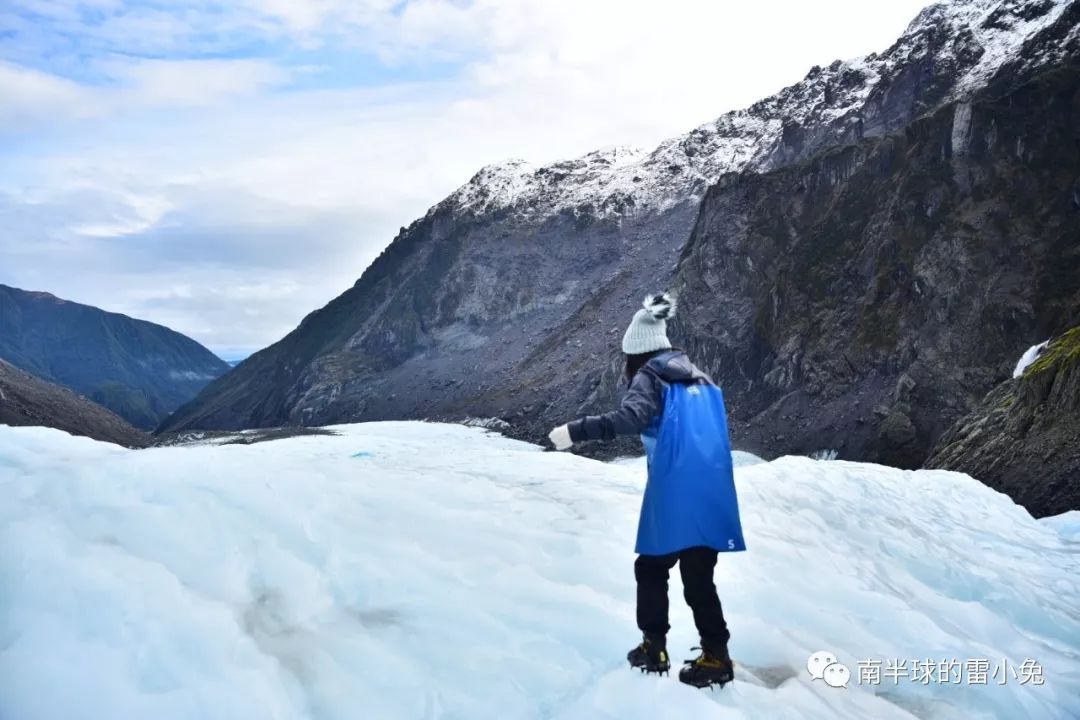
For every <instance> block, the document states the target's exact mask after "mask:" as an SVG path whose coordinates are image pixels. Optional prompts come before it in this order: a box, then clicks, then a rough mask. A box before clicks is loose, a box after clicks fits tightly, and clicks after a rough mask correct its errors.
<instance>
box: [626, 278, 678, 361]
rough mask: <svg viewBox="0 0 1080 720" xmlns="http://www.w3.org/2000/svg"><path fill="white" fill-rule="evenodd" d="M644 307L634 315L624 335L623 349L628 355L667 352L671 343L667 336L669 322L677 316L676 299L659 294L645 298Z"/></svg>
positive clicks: (665, 294)
mask: <svg viewBox="0 0 1080 720" xmlns="http://www.w3.org/2000/svg"><path fill="white" fill-rule="evenodd" d="M643 305H644V307H643V308H642V309H641V310H638V311H637V312H636V313H634V319H633V320H631V321H630V327H628V328H626V334H625V335H623V339H622V349H623V352H624V353H626V354H627V355H640V354H641V353H647V352H654V351H656V350H667V349H668V348H670V347H671V341H670V340H668V336H667V320H668V318H670V317H672V316H673V315H675V297H674V296H673V295H670V294H668V293H658V294H656V295H647V296H646V297H645V302H644V303H643Z"/></svg>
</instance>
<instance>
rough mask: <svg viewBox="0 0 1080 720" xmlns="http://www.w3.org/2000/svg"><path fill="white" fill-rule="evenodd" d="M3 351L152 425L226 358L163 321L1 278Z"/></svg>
mask: <svg viewBox="0 0 1080 720" xmlns="http://www.w3.org/2000/svg"><path fill="white" fill-rule="evenodd" d="M0 358H3V359H5V360H7V361H8V362H10V363H12V364H13V365H15V366H17V367H20V368H22V369H23V370H26V371H27V372H30V373H33V374H34V375H36V376H38V377H40V378H42V379H44V380H48V381H50V382H54V383H57V384H59V385H64V386H65V387H68V388H71V389H72V390H75V391H76V392H77V393H80V394H82V395H85V396H86V397H88V398H90V399H91V400H93V401H94V402H96V403H98V404H100V405H102V406H104V407H106V408H108V409H110V410H112V411H113V412H115V413H116V414H117V415H120V416H121V417H123V418H124V419H126V420H127V421H128V422H130V423H131V424H133V425H135V426H136V427H139V428H143V429H146V430H151V429H153V428H154V427H155V426H156V425H157V424H158V423H159V422H160V421H161V420H162V419H163V418H164V417H166V416H167V415H168V414H169V413H171V412H172V411H173V410H175V409H176V408H177V407H179V406H180V405H181V404H182V403H185V402H187V401H188V400H190V399H191V398H193V397H194V396H195V394H196V393H198V392H199V391H200V390H201V389H202V388H203V387H205V386H206V384H207V383H208V382H210V381H211V380H213V379H214V378H217V377H220V376H221V375H223V374H224V373H226V372H228V370H229V366H228V364H226V363H225V362H224V361H223V360H221V359H220V358H218V357H217V356H215V355H214V354H213V353H211V352H210V351H209V350H207V349H206V348H204V347H203V346H202V345H200V344H198V343H197V342H195V341H194V340H192V339H191V338H188V337H185V336H184V335H181V334H180V333H177V332H174V331H172V330H169V329H168V328H165V327H162V326H160V325H155V324H153V323H149V322H145V321H143V320H134V319H132V318H129V317H127V316H125V315H118V314H116V313H109V312H104V311H102V310H99V309H97V308H95V307H90V306H88V305H80V304H78V303H73V302H68V301H65V300H61V299H59V298H56V297H54V296H52V295H50V294H48V293H39V292H27V291H25V290H18V289H16V288H11V287H8V286H6V285H0Z"/></svg>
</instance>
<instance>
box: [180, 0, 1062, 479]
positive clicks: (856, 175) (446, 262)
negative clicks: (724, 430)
mask: <svg viewBox="0 0 1080 720" xmlns="http://www.w3.org/2000/svg"><path fill="white" fill-rule="evenodd" d="M1078 26H1080V1H1078V0H1072V1H1065V0H1004V1H1001V0H998V1H995V2H990V1H988V0H959V1H956V2H946V3H941V4H938V5H933V6H931V7H928V8H927V9H925V10H924V11H923V12H921V13H920V14H919V16H918V17H916V18H915V20H914V21H913V22H912V23H911V25H910V26H909V27H908V28H907V30H906V31H905V33H904V34H903V36H902V37H901V38H900V39H899V40H898V41H897V42H896V43H895V44H894V45H893V46H892V47H890V48H888V49H887V50H885V51H884V52H882V53H880V54H873V55H870V56H867V57H865V58H860V59H857V60H853V61H847V62H840V61H837V62H834V63H832V64H831V65H829V66H828V67H815V68H814V69H812V70H811V71H810V73H809V74H808V75H807V76H806V77H805V78H804V79H803V80H802V81H801V82H799V83H797V84H795V85H793V86H791V87H788V88H785V89H784V90H782V91H780V92H779V93H777V94H776V95H774V96H773V97H770V98H768V99H766V100H763V101H761V102H759V103H756V104H755V105H753V106H751V107H749V108H747V109H745V110H739V111H736V112H731V113H728V114H726V115H724V116H722V117H720V118H719V119H718V120H716V121H715V122H713V123H709V124H707V125H705V126H702V127H700V128H697V129H695V130H693V131H691V132H690V133H688V134H686V135H684V136H680V137H678V138H674V139H672V140H670V141H667V142H665V143H663V144H661V145H660V146H659V147H658V148H656V149H655V150H653V151H651V152H643V151H638V150H633V149H627V148H615V149H610V150H604V151H598V152H594V153H591V154H589V155H586V156H585V157H582V158H579V159H576V160H571V161H566V162H561V163H555V164H553V165H549V166H544V167H539V168H534V167H532V166H530V165H528V164H527V163H525V162H522V161H513V162H509V163H505V164H502V165H498V166H493V167H487V168H484V169H483V170H481V171H480V172H479V173H477V175H476V176H474V177H473V178H472V179H471V180H470V181H469V182H468V183H467V184H466V185H464V186H463V187H462V188H460V189H459V190H457V191H456V192H455V193H453V194H451V195H450V196H449V197H448V198H446V199H445V200H444V201H442V202H441V203H439V204H438V205H436V206H435V207H433V208H432V209H431V210H430V211H429V212H428V213H427V214H426V215H425V216H424V217H423V218H421V219H419V220H417V221H416V222H414V223H413V224H412V225H410V226H409V227H408V228H403V229H402V230H401V232H400V233H399V234H398V236H397V237H396V238H395V239H394V241H393V242H392V243H391V244H390V246H389V247H388V248H387V249H386V251H384V253H383V254H382V255H381V256H380V257H379V258H378V259H377V260H376V261H375V262H374V263H373V264H372V265H371V266H370V267H369V268H368V269H367V271H365V272H364V274H363V276H362V277H361V278H360V279H359V280H358V281H357V283H356V284H355V285H354V286H353V287H352V288H351V289H349V290H348V291H346V292H345V293H343V294H342V295H341V296H339V297H338V298H336V299H335V300H334V301H332V302H331V303H330V304H329V305H327V306H326V307H324V308H322V309H321V310H318V311H316V312H314V313H312V314H311V315H309V316H308V317H307V318H305V320H304V321H303V322H302V323H301V325H300V326H299V327H298V328H297V329H296V330H295V331H293V332H292V333H291V334H290V335H288V336H287V337H286V338H284V339H283V340H282V341H281V342H279V343H277V344H275V345H273V346H271V347H270V348H267V349H266V350H263V351H262V352H260V353H257V354H256V355H254V356H253V357H252V358H250V359H248V360H247V361H245V362H244V363H242V364H241V365H240V366H239V367H238V368H237V369H236V370H235V371H234V372H232V373H230V374H229V375H228V376H227V377H225V378H222V379H221V380H218V381H216V382H214V383H212V384H211V385H210V386H208V387H207V388H206V390H204V391H203V392H202V393H201V394H200V395H199V397H198V398H197V399H196V400H195V401H193V402H192V403H190V404H188V405H187V406H185V407H183V408H181V409H180V410H179V411H178V412H177V413H176V414H175V415H174V416H173V417H172V418H170V419H169V420H168V421H167V423H165V425H164V428H167V429H182V428H209V429H231V428H240V427H260V426H270V425H281V424H302V425H318V424H328V423H334V422H342V421H346V420H367V419H389V418H414V417H463V416H477V417H490V416H496V417H500V418H502V419H503V420H505V421H508V422H509V423H510V430H511V432H513V433H515V434H518V435H522V436H525V437H531V438H539V437H541V436H542V435H543V434H544V433H545V432H546V430H547V429H548V428H549V427H550V425H552V424H553V423H556V422H561V421H564V420H566V419H567V418H570V417H573V416H575V415H577V414H580V413H584V412H590V411H595V410H600V409H603V408H605V407H607V406H609V405H610V404H611V403H612V402H614V401H615V399H616V398H617V397H618V395H619V392H620V387H619V383H618V381H617V377H618V363H619V357H618V341H619V339H620V337H621V333H622V330H623V327H624V325H625V323H626V321H627V319H628V317H629V315H630V314H631V313H632V312H633V311H634V310H635V309H636V307H637V303H638V302H639V301H640V298H641V296H642V295H643V294H644V293H645V292H646V291H648V290H653V289H657V288H661V287H666V286H669V285H673V286H674V287H676V288H677V289H679V290H680V291H681V292H682V293H683V301H682V307H683V313H682V319H681V320H680V321H679V322H677V323H676V324H675V328H674V331H675V334H676V337H677V339H679V340H680V341H681V342H682V343H684V344H685V345H687V346H688V347H689V348H690V349H691V350H692V351H693V352H694V353H695V357H696V358H698V359H701V360H702V361H703V364H704V365H706V367H707V369H708V370H710V371H711V372H712V373H713V374H714V376H715V377H716V378H717V379H718V380H719V381H720V382H721V383H722V384H723V385H724V387H725V389H726V391H727V392H728V394H729V398H730V399H731V406H732V407H731V411H732V415H733V428H734V430H735V442H736V444H737V445H739V446H742V447H748V449H755V450H758V451H759V452H764V453H779V452H787V451H792V450H803V449H818V448H825V447H838V448H839V449H840V450H841V457H850V458H858V459H882V460H890V461H893V462H896V463H898V464H902V465H912V466H914V465H918V464H919V463H921V461H922V460H923V459H924V458H925V456H926V452H927V450H928V449H929V446H930V443H932V442H933V440H934V439H936V436H937V435H940V433H941V432H943V431H944V429H945V428H946V427H948V425H949V424H951V422H952V421H953V420H955V419H956V418H958V417H960V416H961V415H962V414H963V413H965V412H967V411H968V410H969V409H970V408H971V407H972V406H973V404H974V403H975V402H976V401H977V400H978V399H979V398H981V397H982V395H983V394H985V392H986V391H987V390H988V389H989V388H990V387H992V385H993V384H994V382H996V381H997V380H998V379H1000V377H1002V375H1001V372H1002V368H1003V367H1004V363H1005V362H1006V358H1013V359H1015V356H1016V355H1017V354H1018V353H1019V351H1020V350H1022V349H1023V347H1026V344H1030V342H1029V340H1030V339H1031V337H1030V336H1033V335H1035V334H1037V333H1038V332H1040V331H1046V330H1047V329H1048V327H1047V326H1048V325H1049V324H1050V323H1051V311H1052V309H1053V308H1057V309H1062V308H1064V309H1066V310H1068V312H1074V311H1075V308H1076V303H1075V298H1073V300H1070V299H1069V298H1070V295H1069V292H1070V288H1073V290H1075V287H1074V286H1075V282H1073V281H1072V280H1070V279H1069V278H1070V276H1068V275H1066V274H1065V272H1066V270H1067V269H1068V268H1070V267H1072V265H1070V264H1069V263H1070V262H1072V260H1071V259H1070V258H1073V257H1075V253H1074V250H1075V248H1074V247H1070V243H1069V238H1075V237H1076V233H1075V219H1074V218H1075V214H1074V209H1073V205H1072V203H1073V202H1075V201H1074V200H1070V193H1076V192H1080V191H1078V190H1077V189H1076V188H1077V186H1076V185H1075V183H1076V182H1077V181H1078V178H1077V175H1076V170H1075V169H1076V168H1077V167H1080V164H1077V162H1076V160H1075V153H1076V136H1075V132H1072V133H1071V134H1070V130H1069V128H1070V127H1076V124H1075V119H1076V118H1075V104H1072V103H1073V101H1072V100H1070V97H1071V96H1070V95H1069V93H1070V92H1071V90H1070V88H1072V87H1073V85H1072V83H1074V81H1075V73H1074V72H1072V71H1069V70H1068V68H1072V67H1074V64H1075V62H1076V58H1077V56H1078V54H1080V52H1078V44H1080V35H1078ZM1040 78H1042V79H1040ZM1044 101H1045V102H1049V103H1050V106H1049V107H1048V108H1047V109H1046V110H1042V111H1039V112H1042V113H1045V115H1043V114H1037V113H1036V112H1035V111H1036V110H1037V108H1036V107H1035V106H1032V107H1020V106H1016V105H1011V104H1010V103H1018V102H1044ZM1043 122H1046V123H1047V126H1048V133H1049V134H1048V136H1047V137H1046V138H1045V139H1041V137H1040V133H1041V132H1042V131H1041V125H1042V123H1043ZM1070 122H1073V125H1071V126H1070V125H1069V123H1070ZM1024 123H1027V125H1026V126H1025V125H1024ZM999 126H1000V127H999ZM942 133H944V134H942ZM1054 142H1057V143H1058V144H1059V147H1058V148H1057V150H1056V151H1052V147H1053V143H1054ZM1008 143H1012V144H1011V145H1010V144H1008ZM1055 153H1056V154H1055ZM1070 162H1071V163H1072V164H1071V165H1069V163H1070ZM1042 163H1049V165H1051V166H1052V168H1051V167H1047V168H1042V167H1040V164H1042ZM1029 166H1030V167H1029ZM1029 176H1030V177H1037V184H1036V185H1035V186H1034V187H1032V188H1030V189H1028V188H1027V187H1026V186H1025V185H1024V183H1025V182H1026V181H1027V179H1028V178H1029ZM1055 183H1057V184H1055ZM864 184H865V185H864ZM896 187H903V188H904V189H903V190H902V191H897V190H896ZM975 193H978V194H977V195H976V194H975ZM1007 193H1011V195H1010V196H1009V197H1005V195H1006V194H1007ZM1072 197H1075V195H1073V196H1072ZM1023 203H1029V205H1025V206H1024V208H1025V209H1024V216H1023V217H1024V220H1023V223H1022V225H1023V230H1024V235H1023V236H1022V237H1014V236H1013V235H1012V230H1013V225H1011V224H1010V221H1009V216H1008V213H1009V212H1010V211H1011V210H1012V209H1013V208H1015V207H1016V206H1017V205H1020V204H1023ZM834 210H835V212H834ZM915 213H921V216H917V215H916V214H915ZM1071 213H1072V214H1071ZM923 218H925V220H924V219H923ZM969 220H970V221H971V223H972V224H968V223H969ZM1070 223H1072V224H1070ZM986 228H990V229H991V230H993V231H994V234H992V235H989V236H983V235H981V233H982V232H983V231H984V230H985V229H986ZM954 231H955V232H954ZM1067 232H1072V235H1063V234H1062V233H1067ZM1002 239H1005V240H1008V242H1007V243H1006V245H1005V246H1001V247H999V246H998V245H997V244H995V243H997V242H998V241H999V240H1002ZM1032 239H1039V242H1040V245H1039V246H1038V247H1036V248H1033V249H1030V252H1029V247H1028V245H1027V244H1026V243H1027V242H1028V241H1030V240H1032ZM924 246H932V247H933V248H934V250H933V252H932V253H930V254H920V253H922V248H923V247H924ZM950 249H951V250H952V252H953V253H954V254H952V255H950ZM1052 251H1061V252H1063V253H1064V255H1063V258H1064V261H1063V262H1060V263H1058V264H1057V265H1055V266H1053V267H1048V263H1047V256H1046V253H1048V252H1052ZM1017 252H1019V253H1020V256H1019V257H1020V259H1019V260H1018V259H1017V256H1016V255H1015V253H1017ZM964 253H967V254H966V255H965V254H964ZM1070 253H1072V254H1070ZM1003 259H1005V260H1007V262H1006V263H1005V264H1004V265H1002V260H1003ZM960 261H962V264H961V265H959V266H956V265H955V263H956V262H960ZM879 266H880V267H879ZM905 273H906V275H905ZM1071 277H1072V278H1075V277H1076V276H1075V275H1073V276H1071ZM958 278H959V279H962V280H964V282H963V283H962V284H961V287H962V288H963V289H964V290H966V291H971V293H972V294H971V295H968V296H963V297H961V296H960V295H959V294H958V293H957V292H952V291H951V290H950V284H951V283H955V282H957V280H958ZM980 283H981V284H980ZM999 283H1000V287H1001V288H1002V290H1001V294H1007V293H1008V291H1009V289H1011V288H1014V287H1016V286H1019V285H1021V284H1025V283H1026V284H1031V283H1034V285H1032V286H1031V288H1032V289H1031V291H1030V292H1029V293H1028V294H1027V295H1023V293H1021V298H1020V299H1019V300H1017V303H1015V306H1014V305H1010V304H1009V303H990V304H987V303H984V302H983V301H982V299H981V298H982V297H983V296H992V297H993V296H994V293H993V292H989V293H987V292H984V290H985V287H986V285H987V284H990V285H994V286H997V284H999ZM930 285H933V288H931V287H930ZM973 288H978V290H975V289H973ZM928 293H929V294H931V295H933V296H934V297H938V295H940V299H939V300H936V301H935V304H934V305H933V306H932V308H933V309H932V310H931V309H930V308H929V307H927V308H924V307H923V306H922V305H920V300H919V299H920V298H921V297H924V296H926V295H927V294H928ZM934 293H937V294H938V295H934ZM1023 302H1028V305H1026V306H1025V305H1023ZM1070 302H1071V303H1072V304H1071V305H1070ZM807 303H813V305H810V304H807ZM942 304H943V306H944V311H943V310H942V309H941V308H942ZM984 306H986V307H988V308H990V309H989V310H988V312H999V311H1000V312H1004V313H1005V314H1004V316H1003V317H1005V318H1007V319H1010V322H1009V324H1008V326H1007V327H1008V329H1009V330H1013V331H1015V333H1014V334H1012V335H1009V336H1007V337H1002V338H1001V342H1000V343H999V344H995V341H996V340H998V339H999V338H998V335H1004V333H998V334H997V335H983V336H977V331H978V330H981V329H982V328H984V327H985V324H979V325H977V327H974V328H972V330H971V331H970V332H966V333H964V334H963V337H962V338H959V339H956V340H950V339H948V338H947V337H946V338H945V339H941V337H939V336H943V335H947V333H946V328H945V327H942V328H940V332H939V333H938V334H937V335H936V336H935V335H933V334H932V333H931V334H927V335H925V336H920V337H919V339H918V341H917V342H916V340H915V339H914V338H913V336H911V331H910V328H909V321H908V320H907V317H908V313H909V311H913V312H916V313H927V315H926V317H925V318H923V317H922V316H921V315H920V318H922V319H919V320H918V321H913V322H912V323H911V327H915V328H921V330H920V332H923V331H924V330H926V329H927V327H928V326H929V325H930V324H931V323H932V322H933V321H935V320H932V319H931V317H932V318H934V319H936V321H954V320H957V319H964V318H967V319H970V318H978V317H979V314H980V312H981V308H982V307H984ZM1010 312H1015V316H1013V315H1010V314H1009V313H1010ZM997 317H998V316H992V317H991V316H989V315H988V316H987V318H986V319H987V322H989V321H990V320H993V319H994V318H997ZM853 318H854V319H857V320H859V322H858V323H857V325H856V326H854V327H852V326H851V323H852V321H853ZM1040 325H1041V326H1042V327H1040ZM837 336H843V339H840V340H836V342H835V343H834V344H832V345H830V338H832V337H837ZM1043 337H1045V334H1044V335H1043ZM931 341H935V342H938V343H943V344H942V345H940V346H939V347H932V346H931V347H929V348H928V347H926V344H927V343H930V342H931ZM1025 343H1026V344H1025ZM830 348H835V349H839V350H846V359H845V354H844V353H840V354H838V355H835V356H833V355H829V354H828V351H829V349H830ZM916 351H917V354H916V355H912V353H913V352H916ZM935 353H936V354H937V356H938V357H939V358H940V362H941V363H946V362H954V361H955V362H956V363H957V364H956V366H955V368H953V369H951V370H950V371H948V372H939V370H938V369H934V370H933V371H932V372H931V373H930V374H929V375H924V374H923V373H922V370H921V368H922V367H923V365H933V364H934V363H933V362H932V360H931V358H932V356H933V355H934V354H935ZM916 360H918V362H920V363H922V365H919V366H917V367H914V368H913V367H912V366H913V364H914V363H915V362H916ZM965 363H967V364H965ZM935 368H936V366H935ZM931 376H932V378H933V380H932V381H931V380H929V379H927V378H928V377H931ZM901 377H903V378H905V379H903V380H902V381H901ZM912 383H914V384H912ZM920 383H921V384H920ZM949 383H959V384H958V385H956V386H954V385H950V384H949ZM834 386H835V387H836V388H838V389H835V390H834V389H833V388H834ZM941 387H945V388H946V390H947V392H944V393H943V395H942V396H941V397H940V398H939V397H937V396H936V395H934V393H935V391H936V390H937V389H939V388H941ZM898 388H899V389H898ZM784 398H788V399H787V400H786V401H785V400H784ZM924 399H928V400H929V401H931V404H930V405H929V406H928V409H927V411H926V412H923V411H922V409H921V405H920V403H922V402H923V401H924ZM855 400H859V403H860V404H859V407H860V408H861V410H860V411H859V412H858V413H852V414H851V416H850V417H845V416H843V414H842V408H843V407H844V406H845V404H846V403H849V402H854V401H855ZM785 403H787V404H785ZM793 406H794V407H793ZM917 407H918V408H919V409H916V408H917ZM942 409H944V410H943V411H944V413H945V414H944V416H942V417H941V418H940V419H939V420H936V421H934V420H931V419H930V414H931V413H932V412H936V411H940V410H942ZM822 410H827V412H826V415H825V417H818V413H820V412H821V411H822ZM875 410H876V411H877V412H876V413H875ZM904 418H907V420H906V421H905V420H904ZM845 441H846V442H845Z"/></svg>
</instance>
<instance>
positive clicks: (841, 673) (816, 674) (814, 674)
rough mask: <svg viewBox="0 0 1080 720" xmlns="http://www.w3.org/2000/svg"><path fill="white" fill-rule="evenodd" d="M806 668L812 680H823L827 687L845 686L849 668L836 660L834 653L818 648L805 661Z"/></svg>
mask: <svg viewBox="0 0 1080 720" xmlns="http://www.w3.org/2000/svg"><path fill="white" fill-rule="evenodd" d="M806 669H807V671H808V672H809V673H810V677H811V678H812V679H814V680H823V681H824V682H825V684H826V685H828V686H829V687H834V688H836V687H847V684H848V681H849V680H850V679H851V670H849V669H848V666H847V665H844V664H843V663H840V662H837V661H836V653H831V652H829V651H828V650H818V651H817V652H816V653H814V654H813V655H811V656H810V657H809V658H808V659H807V661H806Z"/></svg>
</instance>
